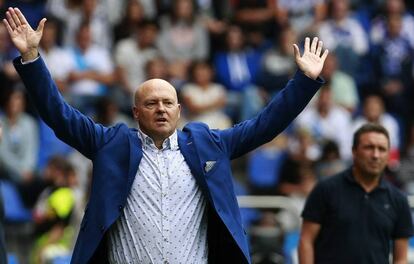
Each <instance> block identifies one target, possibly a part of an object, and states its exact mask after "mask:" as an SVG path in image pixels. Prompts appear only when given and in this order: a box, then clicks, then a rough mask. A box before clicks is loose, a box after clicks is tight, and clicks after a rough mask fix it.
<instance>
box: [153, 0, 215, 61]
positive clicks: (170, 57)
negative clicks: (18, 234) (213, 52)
mask: <svg viewBox="0 0 414 264" xmlns="http://www.w3.org/2000/svg"><path fill="white" fill-rule="evenodd" d="M160 25H161V32H160V36H159V39H158V47H159V49H160V51H161V54H162V56H163V57H164V58H165V59H166V60H167V61H168V62H169V63H171V64H176V63H178V64H180V67H186V68H187V67H188V66H189V64H190V63H191V61H193V60H203V59H207V57H208V54H209V40H208V33H207V29H206V27H205V24H204V23H202V21H201V20H200V17H199V16H198V13H197V12H196V10H195V6H194V3H193V1H192V0H173V5H172V9H171V12H170V13H169V14H168V15H167V16H164V17H162V18H161V20H160ZM177 66H178V65H174V66H172V67H177Z"/></svg>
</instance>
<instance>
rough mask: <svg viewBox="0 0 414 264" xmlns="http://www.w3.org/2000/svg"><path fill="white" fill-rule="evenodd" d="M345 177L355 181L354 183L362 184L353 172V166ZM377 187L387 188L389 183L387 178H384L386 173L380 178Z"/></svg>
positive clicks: (352, 181)
mask: <svg viewBox="0 0 414 264" xmlns="http://www.w3.org/2000/svg"><path fill="white" fill-rule="evenodd" d="M345 178H346V179H347V180H348V181H349V182H351V183H353V184H357V185H360V184H359V183H358V182H357V181H356V180H355V177H354V174H353V173H352V167H351V168H350V169H349V170H348V172H347V173H346V174H345ZM376 188H379V189H386V188H387V185H386V183H385V180H384V173H382V175H381V178H380V181H379V184H378V186H377V187H376ZM376 188H375V189H376Z"/></svg>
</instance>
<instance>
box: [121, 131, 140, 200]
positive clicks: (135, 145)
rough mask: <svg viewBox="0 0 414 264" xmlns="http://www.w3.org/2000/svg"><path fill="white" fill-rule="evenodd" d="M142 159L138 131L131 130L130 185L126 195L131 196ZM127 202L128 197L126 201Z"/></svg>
mask: <svg viewBox="0 0 414 264" xmlns="http://www.w3.org/2000/svg"><path fill="white" fill-rule="evenodd" d="M141 159H142V143H141V140H140V139H139V137H138V131H137V130H136V129H131V130H130V132H129V169H128V182H127V183H128V184H127V188H128V190H127V192H125V194H126V195H128V194H129V192H130V190H131V187H132V183H133V182H134V179H135V175H136V174H137V171H138V166H139V163H140V162H141ZM124 201H126V197H125V200H124Z"/></svg>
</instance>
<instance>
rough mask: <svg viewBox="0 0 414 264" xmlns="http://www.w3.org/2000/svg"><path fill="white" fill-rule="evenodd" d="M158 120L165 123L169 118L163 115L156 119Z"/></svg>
mask: <svg viewBox="0 0 414 264" xmlns="http://www.w3.org/2000/svg"><path fill="white" fill-rule="evenodd" d="M156 122H157V123H165V122H167V119H166V118H163V117H160V118H157V119H156Z"/></svg>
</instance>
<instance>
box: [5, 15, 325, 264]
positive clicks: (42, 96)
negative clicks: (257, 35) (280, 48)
mask: <svg viewBox="0 0 414 264" xmlns="http://www.w3.org/2000/svg"><path fill="white" fill-rule="evenodd" d="M6 17H7V19H5V20H3V22H4V24H5V25H6V27H7V29H8V32H9V34H10V36H11V39H12V41H13V43H14V45H15V46H16V47H17V49H18V50H19V51H20V54H21V57H19V58H16V60H15V61H14V64H15V67H16V69H17V71H18V72H19V74H20V76H21V78H22V80H23V82H24V83H25V85H26V88H27V89H28V91H29V93H30V95H31V97H32V99H33V101H34V103H35V105H36V107H37V109H38V112H39V113H40V115H41V117H42V119H43V120H44V121H45V122H46V123H47V124H48V125H49V126H50V127H51V128H52V129H53V130H54V131H55V133H56V135H57V136H58V137H59V138H61V139H62V140H63V141H65V142H66V143H68V144H69V145H71V146H73V147H75V148H76V149H78V150H79V151H80V152H81V153H82V154H83V155H85V156H86V157H88V158H90V159H91V160H92V162H93V178H92V189H91V193H90V198H89V202H88V205H87V208H86V209H85V215H84V217H83V220H82V223H81V228H80V232H79V235H78V238H77V241H76V245H75V249H74V252H73V256H72V263H99V264H101V263H250V262H251V260H250V256H249V249H248V244H247V239H246V233H245V231H244V229H243V227H242V224H241V219H240V213H239V208H238V205H237V200H236V196H235V194H234V190H233V184H232V174H231V166H230V161H231V159H234V158H237V157H239V156H241V155H243V154H245V153H247V152H249V151H251V150H253V149H254V148H256V147H258V146H260V145H262V144H264V143H266V142H268V141H270V140H272V139H273V138H274V137H275V136H276V135H277V134H278V133H280V132H281V131H282V130H283V129H285V128H286V126H287V125H288V124H289V123H290V122H291V121H292V120H293V119H294V118H295V117H296V116H297V115H298V114H299V113H300V112H301V111H302V109H303V108H304V107H305V106H306V104H307V103H308V102H309V100H310V99H311V98H312V96H313V95H314V94H315V92H316V91H317V90H318V88H319V87H320V86H321V84H322V82H321V80H320V79H318V76H319V74H320V72H321V70H322V67H323V63H324V61H325V58H326V56H327V54H328V52H327V51H325V52H323V53H322V42H321V41H318V39H317V38H314V39H313V41H312V43H311V41H310V39H309V38H306V39H305V47H304V53H303V55H302V56H301V55H300V53H299V48H298V46H297V45H294V51H295V57H296V63H297V65H298V66H299V71H298V72H297V73H296V74H295V76H294V78H293V80H291V81H290V82H289V83H288V84H287V86H286V87H285V89H283V90H282V91H281V92H280V93H279V94H278V95H277V96H276V97H275V98H274V99H273V100H272V101H271V102H270V103H269V105H268V106H266V108H265V109H263V111H262V112H261V113H259V115H258V116H257V117H256V118H254V119H252V120H247V121H245V122H243V123H240V124H238V125H236V126H234V127H233V128H231V129H227V130H222V131H220V130H210V129H209V128H208V127H207V126H206V125H205V124H202V123H189V124H188V125H186V126H185V127H184V129H183V130H182V131H181V130H177V122H178V119H179V118H180V111H181V107H180V105H179V104H178V100H177V94H176V91H175V89H174V87H172V86H171V84H169V83H168V82H166V81H164V80H160V79H152V80H149V81H146V82H144V83H143V84H141V85H140V87H139V88H138V89H137V91H136V93H135V98H134V101H135V106H134V107H133V115H134V118H135V120H136V121H137V122H138V124H139V129H130V128H128V127H127V126H126V125H125V124H118V125H115V126H114V127H104V126H102V125H100V124H95V123H94V122H93V121H92V120H91V119H89V118H88V117H86V116H84V115H82V114H81V113H79V112H78V111H77V110H75V109H73V108H72V107H71V106H69V105H68V104H66V103H65V102H64V101H63V99H62V97H61V96H60V95H59V93H58V90H57V88H56V85H55V83H54V82H53V80H52V79H51V77H50V74H49V72H48V70H47V68H46V66H45V64H44V62H43V60H42V58H40V57H39V55H38V51H37V49H38V44H39V40H40V38H41V36H42V31H43V27H44V24H45V22H46V20H45V19H43V20H41V21H40V23H39V26H38V28H37V30H33V29H32V28H31V27H30V26H29V25H28V23H27V21H26V19H25V17H24V16H23V14H22V13H21V12H20V11H19V10H18V9H16V8H15V9H13V8H9V9H8V11H7V13H6Z"/></svg>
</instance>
